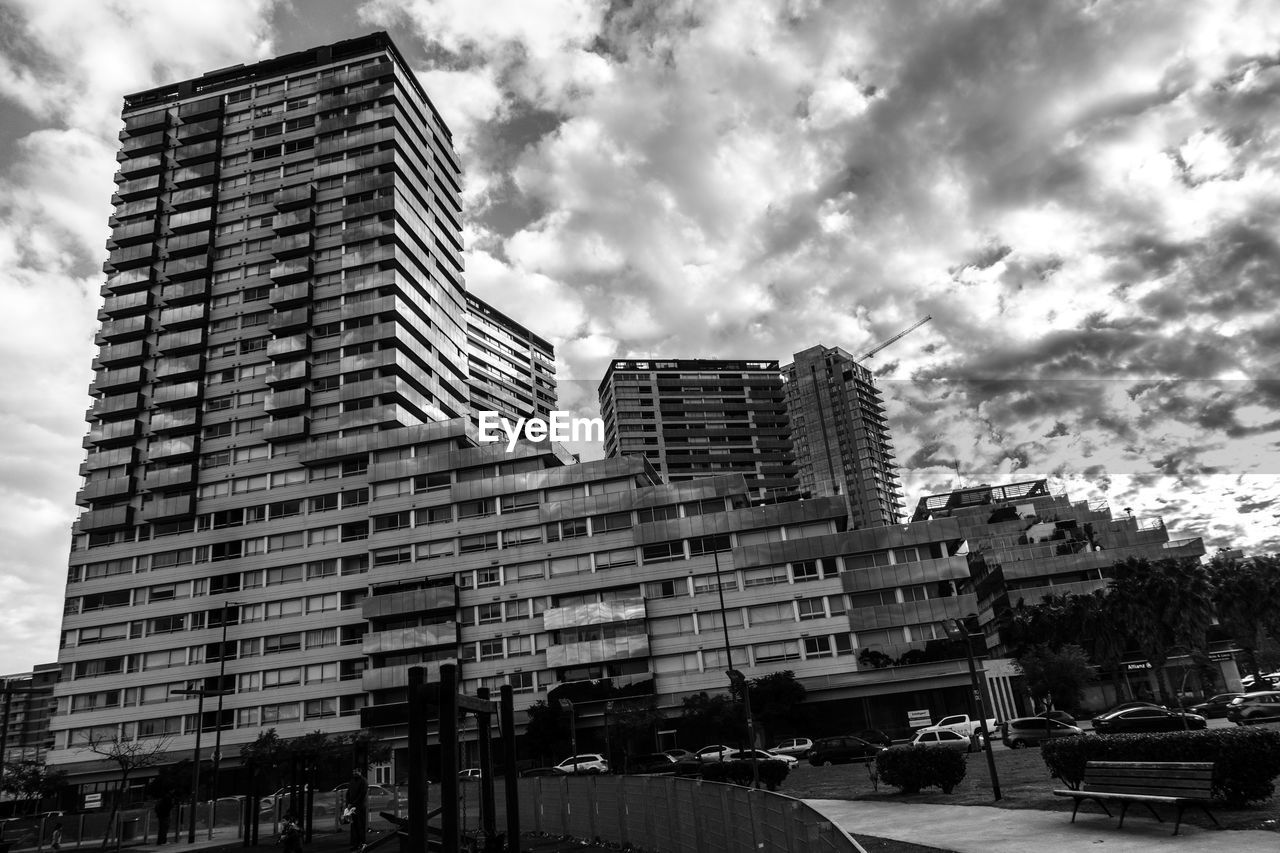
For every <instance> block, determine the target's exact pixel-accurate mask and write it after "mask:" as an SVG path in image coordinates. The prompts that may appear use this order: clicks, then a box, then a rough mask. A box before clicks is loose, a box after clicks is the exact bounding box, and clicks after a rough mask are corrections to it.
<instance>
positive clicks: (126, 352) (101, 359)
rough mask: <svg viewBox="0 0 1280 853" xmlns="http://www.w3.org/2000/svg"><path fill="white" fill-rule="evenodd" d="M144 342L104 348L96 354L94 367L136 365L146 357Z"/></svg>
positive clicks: (131, 342)
mask: <svg viewBox="0 0 1280 853" xmlns="http://www.w3.org/2000/svg"><path fill="white" fill-rule="evenodd" d="M146 354H147V353H146V341H129V342H128V343H118V344H112V345H110V346H105V347H103V348H102V350H101V351H100V352H99V353H98V358H97V359H96V360H95V362H94V367H95V368H96V367H112V368H115V367H122V366H124V365H126V364H136V363H138V362H140V361H142V359H143V358H144V357H145V356H146Z"/></svg>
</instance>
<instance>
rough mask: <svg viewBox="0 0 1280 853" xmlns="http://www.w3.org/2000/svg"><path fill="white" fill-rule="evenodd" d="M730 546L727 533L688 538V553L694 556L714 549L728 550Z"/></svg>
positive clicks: (708, 552)
mask: <svg viewBox="0 0 1280 853" xmlns="http://www.w3.org/2000/svg"><path fill="white" fill-rule="evenodd" d="M730 547H731V546H730V544H729V534H728V533H722V534H720V535H718V536H699V537H697V538H694V539H690V540H689V554H690V555H691V556H695V557H696V556H697V555H699V554H710V553H712V552H715V551H728V550H729V549H730Z"/></svg>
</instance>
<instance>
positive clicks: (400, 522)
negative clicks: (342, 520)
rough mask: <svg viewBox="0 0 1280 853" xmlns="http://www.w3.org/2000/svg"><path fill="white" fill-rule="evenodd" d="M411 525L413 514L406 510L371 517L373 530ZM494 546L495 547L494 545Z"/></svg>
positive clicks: (376, 531) (375, 531) (381, 531)
mask: <svg viewBox="0 0 1280 853" xmlns="http://www.w3.org/2000/svg"><path fill="white" fill-rule="evenodd" d="M412 526H413V515H412V513H410V512H409V511H408V510H405V511H404V512H393V513H389V514H387V515H375V516H374V517H373V532H374V533H385V532H387V531H390V530H402V529H404V528H406V527H412ZM494 547H497V546H496V545H495V546H494Z"/></svg>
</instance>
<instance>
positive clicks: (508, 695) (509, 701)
mask: <svg viewBox="0 0 1280 853" xmlns="http://www.w3.org/2000/svg"><path fill="white" fill-rule="evenodd" d="M498 694H499V702H500V704H499V707H498V725H499V728H500V730H501V732H502V764H503V766H504V767H505V774H504V775H505V779H504V782H505V783H506V794H507V801H506V806H507V851H508V853H520V793H519V789H518V787H517V786H516V712H515V700H514V691H513V690H512V689H511V685H510V684H504V685H502V686H501V687H500V688H498Z"/></svg>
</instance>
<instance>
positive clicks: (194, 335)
mask: <svg viewBox="0 0 1280 853" xmlns="http://www.w3.org/2000/svg"><path fill="white" fill-rule="evenodd" d="M201 349H204V329H203V328H195V329H186V330H184V331H181V332H165V333H164V334H163V335H161V336H160V338H159V340H157V341H156V352H157V353H159V354H161V355H178V354H179V353H183V352H186V351H188V350H201Z"/></svg>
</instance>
